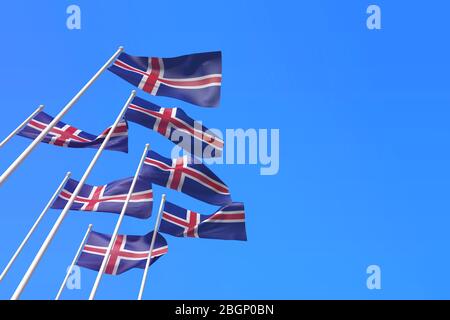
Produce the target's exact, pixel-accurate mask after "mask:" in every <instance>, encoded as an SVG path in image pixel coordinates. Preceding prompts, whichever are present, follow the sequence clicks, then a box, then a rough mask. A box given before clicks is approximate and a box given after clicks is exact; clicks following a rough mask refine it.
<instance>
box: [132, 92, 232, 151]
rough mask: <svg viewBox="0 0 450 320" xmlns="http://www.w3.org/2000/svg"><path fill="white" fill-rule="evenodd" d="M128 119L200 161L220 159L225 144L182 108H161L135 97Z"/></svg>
mask: <svg viewBox="0 0 450 320" xmlns="http://www.w3.org/2000/svg"><path fill="white" fill-rule="evenodd" d="M125 119H126V120H128V121H132V122H135V123H138V124H140V125H142V126H144V127H146V128H149V129H152V130H154V131H156V132H158V133H160V134H162V135H163V136H165V137H166V138H168V139H169V140H171V141H172V142H174V143H176V144H177V145H178V146H180V147H182V148H183V149H184V150H186V151H187V152H190V153H191V154H193V155H195V156H197V157H199V158H211V157H220V156H221V155H222V150H223V140H222V139H221V138H219V137H218V136H216V135H215V134H214V133H212V132H210V131H209V129H208V128H206V127H205V126H203V125H202V124H201V123H200V122H198V121H195V120H194V119H192V118H190V117H189V116H188V115H187V114H186V113H185V112H184V111H183V110H182V109H180V108H162V107H160V106H157V105H156V104H153V103H151V102H149V101H146V100H144V99H141V98H139V97H135V98H134V99H133V101H132V102H131V103H130V105H129V106H128V110H127V112H126V114H125Z"/></svg>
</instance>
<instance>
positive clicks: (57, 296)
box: [55, 224, 92, 300]
mask: <svg viewBox="0 0 450 320" xmlns="http://www.w3.org/2000/svg"><path fill="white" fill-rule="evenodd" d="M91 230H92V224H90V225H89V226H88V228H87V230H86V234H85V235H84V237H83V240H81V243H80V247H79V248H78V251H77V253H76V254H75V257H73V260H72V263H71V264H70V267H69V269H67V273H66V276H65V277H64V280H63V282H62V284H61V287H60V288H59V291H58V294H57V295H56V298H55V300H59V297H61V293H62V292H63V290H64V287H65V286H66V282H67V280H68V279H69V276H70V274H71V273H72V269H73V267H74V265H75V263H77V260H78V257H79V256H80V253H81V251H82V250H83V247H84V244H85V243H86V240H87V238H88V237H89V234H90V233H91Z"/></svg>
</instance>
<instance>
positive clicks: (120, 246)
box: [76, 231, 168, 275]
mask: <svg viewBox="0 0 450 320" xmlns="http://www.w3.org/2000/svg"><path fill="white" fill-rule="evenodd" d="M153 232H154V231H152V232H150V233H148V234H146V235H144V236H136V235H118V236H117V238H116V241H115V242H114V244H113V246H112V250H111V254H110V256H109V260H108V264H107V265H106V269H105V273H106V274H111V275H119V274H122V273H124V272H126V271H128V270H130V269H133V268H140V269H144V268H145V265H146V263H147V257H148V253H149V250H150V244H151V240H152V237H153ZM111 237H112V235H110V234H104V233H99V232H95V231H92V232H91V233H90V234H89V237H88V239H87V241H86V243H85V245H84V247H83V250H82V252H81V254H80V257H79V258H78V260H77V263H76V264H77V265H78V266H80V267H84V268H87V269H91V270H95V271H98V270H100V267H101V265H102V261H103V258H104V256H105V255H106V251H107V249H108V245H109V242H110V241H111ZM167 252H168V246H167V241H166V239H164V237H163V236H162V235H161V234H160V233H158V234H157V235H156V240H155V244H154V247H153V250H152V258H151V261H150V264H151V265H152V264H153V263H155V262H156V261H157V260H158V259H159V258H160V257H161V256H163V255H165V254H166V253H167Z"/></svg>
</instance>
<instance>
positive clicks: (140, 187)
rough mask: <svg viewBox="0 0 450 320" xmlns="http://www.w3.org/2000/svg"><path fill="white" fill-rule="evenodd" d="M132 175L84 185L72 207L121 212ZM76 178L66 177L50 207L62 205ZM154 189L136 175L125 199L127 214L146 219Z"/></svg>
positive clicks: (68, 195) (151, 203)
mask: <svg viewBox="0 0 450 320" xmlns="http://www.w3.org/2000/svg"><path fill="white" fill-rule="evenodd" d="M132 181H133V178H126V179H122V180H117V181H114V182H111V183H108V184H107V185H104V186H90V185H88V184H85V185H83V187H82V188H81V191H80V193H79V194H78V196H77V197H76V198H75V202H74V203H73V205H72V207H71V208H70V209H71V210H77V211H97V212H111V213H120V212H121V211H122V208H123V205H124V204H125V200H126V198H127V195H128V192H129V191H130V188H131V183H132ZM77 185H78V181H76V180H73V179H69V180H68V181H67V183H66V185H65V186H64V188H63V190H62V191H61V193H60V194H59V196H58V198H56V200H55V202H54V203H53V205H52V208H53V209H63V208H64V207H65V205H66V204H67V202H68V201H69V199H70V197H71V196H72V194H73V192H74V191H75V188H76V187H77ZM152 206H153V190H152V187H151V184H150V183H148V182H146V181H143V180H142V179H138V180H137V181H136V185H135V187H134V191H133V194H132V195H131V199H130V202H129V203H128V207H127V211H126V212H125V214H126V215H128V216H131V217H135V218H139V219H146V218H148V217H150V216H151V213H152Z"/></svg>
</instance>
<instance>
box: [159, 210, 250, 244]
mask: <svg viewBox="0 0 450 320" xmlns="http://www.w3.org/2000/svg"><path fill="white" fill-rule="evenodd" d="M159 231H160V232H163V233H167V234H170V235H173V236H175V237H185V238H186V237H189V238H207V239H222V240H242V241H247V234H246V231H245V213H244V204H243V203H240V202H233V203H230V204H228V205H226V206H223V207H222V208H220V209H219V210H218V211H216V212H215V213H213V214H211V215H202V214H199V213H197V212H194V211H191V210H187V209H184V208H181V207H179V206H177V205H174V204H173V203H170V202H166V203H165V205H164V209H163V213H162V220H161V225H160V227H159Z"/></svg>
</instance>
